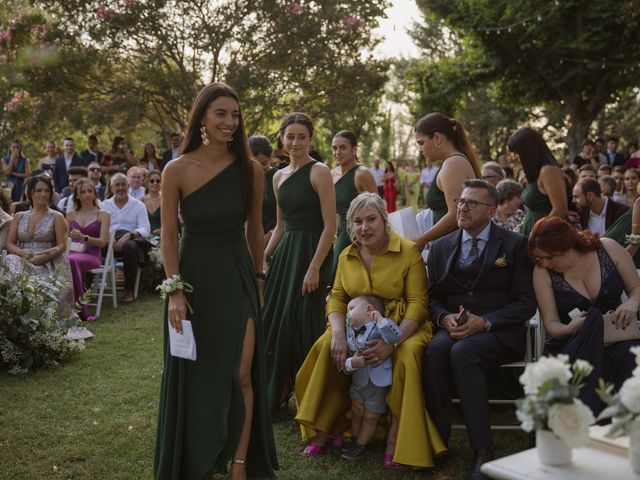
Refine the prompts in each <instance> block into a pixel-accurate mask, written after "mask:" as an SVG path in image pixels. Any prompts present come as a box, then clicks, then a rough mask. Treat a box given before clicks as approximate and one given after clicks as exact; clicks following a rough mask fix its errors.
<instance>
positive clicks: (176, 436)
mask: <svg viewBox="0 0 640 480" xmlns="http://www.w3.org/2000/svg"><path fill="white" fill-rule="evenodd" d="M181 151H182V156H181V157H179V158H177V159H175V160H173V161H171V162H169V163H168V164H167V166H166V167H165V169H164V174H163V180H162V256H163V260H164V268H165V273H166V275H167V277H171V276H173V275H176V274H179V275H181V276H182V278H183V280H184V282H186V283H188V284H190V285H191V286H192V287H193V290H192V291H191V289H189V290H190V291H189V292H185V291H183V290H176V291H174V292H172V293H171V294H170V295H169V298H168V300H167V306H166V308H165V322H164V330H165V335H164V338H165V340H164V352H165V353H164V372H163V376H162V386H161V392H160V407H159V413H158V431H157V437H156V452H155V462H154V473H155V478H156V480H166V479H170V480H200V479H202V478H203V477H205V476H206V475H209V474H210V473H211V472H213V473H223V472H225V471H226V470H227V468H228V465H229V462H231V478H232V479H234V480H239V479H245V478H246V477H247V474H249V475H251V476H259V477H269V478H274V473H273V470H274V469H277V466H278V464H277V459H276V453H275V445H274V440H273V433H272V429H271V417H270V415H269V412H268V409H267V402H266V376H265V372H264V342H263V337H262V327H261V325H260V321H261V318H260V307H259V296H260V283H261V282H260V279H261V278H264V273H263V272H262V255H263V234H262V221H261V207H262V190H263V186H264V179H263V174H262V168H261V167H260V165H258V164H257V162H254V161H252V160H250V159H249V155H248V151H247V146H246V137H245V133H244V125H243V122H242V116H241V114H240V107H239V104H238V97H237V95H236V93H235V92H234V90H233V89H232V88H231V87H229V86H228V85H225V84H221V83H213V84H210V85H207V86H206V87H205V88H204V89H202V91H201V92H200V93H199V94H198V97H197V98H196V100H195V102H194V105H193V107H192V110H191V114H190V118H189V121H188V126H187V131H186V135H185V139H184V142H183V144H182V147H181ZM178 206H179V207H180V212H181V214H182V218H183V220H184V229H183V233H182V238H181V239H180V244H179V245H178ZM245 232H246V233H245ZM245 235H246V236H245ZM256 278H257V279H258V282H256ZM185 297H186V298H185ZM187 301H188V304H187ZM187 306H190V307H191V308H189V310H187ZM182 319H189V320H190V321H191V323H192V328H193V334H194V337H195V343H196V351H197V352H196V353H197V358H196V360H195V361H191V360H185V359H182V358H177V357H173V356H171V353H170V351H169V343H168V329H169V328H173V329H174V330H176V331H177V332H178V333H181V332H182ZM169 324H170V325H169Z"/></svg>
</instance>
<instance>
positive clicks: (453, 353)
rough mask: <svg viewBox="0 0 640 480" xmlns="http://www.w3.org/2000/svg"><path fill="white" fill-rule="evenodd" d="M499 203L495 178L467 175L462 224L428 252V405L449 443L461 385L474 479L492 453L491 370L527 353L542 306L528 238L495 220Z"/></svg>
mask: <svg viewBox="0 0 640 480" xmlns="http://www.w3.org/2000/svg"><path fill="white" fill-rule="evenodd" d="M497 204H498V192H497V191H496V189H495V187H494V186H493V185H491V184H489V183H488V182H486V181H484V180H465V182H464V190H463V191H462V194H461V195H460V199H459V200H458V209H457V215H456V217H457V220H458V226H459V227H460V228H458V229H457V230H455V231H453V232H451V233H450V234H448V235H446V236H444V237H443V238H441V239H439V240H437V241H436V242H434V244H433V245H432V247H431V248H432V250H431V252H429V258H428V260H427V268H428V271H429V310H430V312H431V321H432V322H433V324H434V325H435V326H437V327H439V329H438V331H437V333H436V335H435V337H434V338H433V340H431V343H429V345H428V346H427V351H426V354H425V356H424V368H423V382H424V389H425V398H426V406H427V411H428V412H429V414H430V415H431V416H432V418H433V419H434V423H435V424H436V427H437V429H438V431H439V432H440V435H441V436H442V438H443V440H444V441H445V443H448V442H449V437H450V434H451V399H452V397H453V396H454V394H453V392H454V388H455V390H456V391H457V394H458V397H459V398H460V401H461V403H462V416H463V419H464V423H465V425H466V427H467V435H468V438H469V445H470V447H471V448H472V449H473V452H474V460H473V466H472V470H471V474H470V477H469V478H471V479H476V478H485V477H483V476H482V474H481V473H480V467H481V466H482V464H483V463H485V462H487V461H489V460H491V458H492V456H493V440H492V438H491V426H490V423H489V396H488V393H487V392H488V387H487V376H486V371H487V370H488V369H492V368H497V367H499V366H500V365H504V364H506V363H511V362H514V361H518V360H522V359H523V357H524V352H525V342H526V326H525V323H526V322H527V320H528V319H529V318H531V317H532V316H533V314H534V313H535V311H536V302H535V298H534V296H533V289H532V288H531V270H532V265H531V261H530V260H529V257H528V255H527V240H526V238H525V237H524V236H522V235H519V234H517V233H513V232H510V231H508V230H506V229H504V228H501V227H498V226H496V225H494V224H493V223H492V222H491V219H492V218H493V217H494V216H495V212H496V205H497Z"/></svg>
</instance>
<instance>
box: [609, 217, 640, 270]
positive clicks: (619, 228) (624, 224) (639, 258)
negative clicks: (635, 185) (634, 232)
mask: <svg viewBox="0 0 640 480" xmlns="http://www.w3.org/2000/svg"><path fill="white" fill-rule="evenodd" d="M632 215H633V208H630V209H629V210H627V211H626V212H625V213H623V214H622V215H621V216H620V218H618V220H616V221H615V223H614V224H613V225H611V226H610V227H609V230H607V231H606V232H604V235H603V237H606V238H613V239H614V240H615V241H616V242H618V243H619V244H620V245H622V246H623V247H626V246H627V245H626V243H625V241H624V237H625V235H629V234H631V216H632ZM633 263H635V264H636V268H640V250H638V251H637V252H636V254H635V255H634V256H633Z"/></svg>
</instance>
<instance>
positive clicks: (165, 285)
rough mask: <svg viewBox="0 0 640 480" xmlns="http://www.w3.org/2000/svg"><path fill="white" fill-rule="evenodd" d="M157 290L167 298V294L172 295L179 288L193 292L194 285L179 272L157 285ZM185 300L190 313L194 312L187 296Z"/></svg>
mask: <svg viewBox="0 0 640 480" xmlns="http://www.w3.org/2000/svg"><path fill="white" fill-rule="evenodd" d="M156 290H159V291H160V296H161V297H162V299H163V300H164V299H166V298H167V295H171V294H172V293H173V292H177V291H178V290H182V291H183V292H187V293H191V292H193V286H192V285H191V284H189V283H187V282H185V281H183V280H182V276H181V275H179V274H177V273H176V274H175V275H171V276H170V277H169V278H166V279H165V280H164V281H163V282H162V283H161V284H160V285H158V286H157V287H156ZM185 302H186V304H187V308H188V309H189V312H190V313H193V309H192V308H191V305H189V302H188V301H187V299H186V298H185Z"/></svg>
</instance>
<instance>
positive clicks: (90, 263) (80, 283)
mask: <svg viewBox="0 0 640 480" xmlns="http://www.w3.org/2000/svg"><path fill="white" fill-rule="evenodd" d="M70 227H71V229H72V230H73V229H74V228H75V229H77V230H79V231H80V232H81V233H82V234H83V235H87V236H89V237H92V238H99V237H100V220H99V218H96V219H95V220H94V221H93V222H91V223H90V224H89V225H87V226H85V227H82V226H81V225H80V224H79V223H78V222H76V221H75V220H73V221H72V222H71V225H70ZM86 245H87V248H86V250H85V251H84V252H70V253H69V263H70V264H71V275H72V277H73V297H74V298H75V299H76V300H77V299H79V298H81V297H82V295H83V294H84V276H85V274H86V273H87V272H88V271H89V270H91V269H92V268H98V267H100V265H102V252H101V248H100V247H97V246H95V245H91V244H90V243H86ZM87 316H88V309H87V306H86V305H82V310H81V311H80V318H82V319H83V320H86V319H87Z"/></svg>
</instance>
